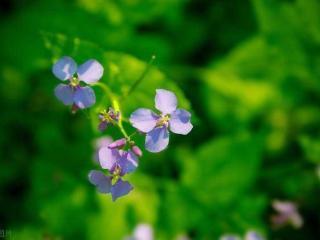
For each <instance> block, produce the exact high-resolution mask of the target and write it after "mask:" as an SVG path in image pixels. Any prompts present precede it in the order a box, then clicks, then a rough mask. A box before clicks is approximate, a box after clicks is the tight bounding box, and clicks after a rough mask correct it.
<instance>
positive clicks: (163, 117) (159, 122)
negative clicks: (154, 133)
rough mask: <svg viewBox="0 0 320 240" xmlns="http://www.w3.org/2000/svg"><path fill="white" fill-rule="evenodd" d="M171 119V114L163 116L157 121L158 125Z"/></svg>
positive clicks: (164, 123)
mask: <svg viewBox="0 0 320 240" xmlns="http://www.w3.org/2000/svg"><path fill="white" fill-rule="evenodd" d="M169 120H170V116H169V115H164V116H161V118H160V119H159V120H158V122H157V127H160V126H163V125H166V124H167V123H168V122H169Z"/></svg>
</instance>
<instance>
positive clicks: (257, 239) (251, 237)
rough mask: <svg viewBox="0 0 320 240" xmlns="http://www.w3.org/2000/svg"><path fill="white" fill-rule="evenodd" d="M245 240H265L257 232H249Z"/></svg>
mask: <svg viewBox="0 0 320 240" xmlns="http://www.w3.org/2000/svg"><path fill="white" fill-rule="evenodd" d="M244 240H264V237H262V235H261V234H260V233H258V232H256V231H248V232H247V233H246V235H245V237H244Z"/></svg>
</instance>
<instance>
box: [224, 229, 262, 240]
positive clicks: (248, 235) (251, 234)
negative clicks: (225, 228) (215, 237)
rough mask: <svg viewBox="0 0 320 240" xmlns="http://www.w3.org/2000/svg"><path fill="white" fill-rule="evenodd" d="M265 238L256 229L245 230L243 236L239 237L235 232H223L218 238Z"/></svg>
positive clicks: (229, 239) (257, 239)
mask: <svg viewBox="0 0 320 240" xmlns="http://www.w3.org/2000/svg"><path fill="white" fill-rule="evenodd" d="M241 239H243V240H265V238H264V237H262V235H261V234H260V233H258V232H256V231H252V230H250V231H247V232H246V234H245V236H244V238H242V237H240V236H239V235H236V234H225V235H222V236H221V237H220V238H219V240H241Z"/></svg>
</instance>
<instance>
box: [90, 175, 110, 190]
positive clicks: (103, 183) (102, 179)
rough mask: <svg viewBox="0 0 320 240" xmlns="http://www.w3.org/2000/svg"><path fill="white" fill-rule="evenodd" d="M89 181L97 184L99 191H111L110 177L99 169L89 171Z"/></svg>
mask: <svg viewBox="0 0 320 240" xmlns="http://www.w3.org/2000/svg"><path fill="white" fill-rule="evenodd" d="M88 177H89V181H90V182H91V183H92V184H93V185H95V186H97V189H98V191H99V192H101V193H109V192H110V191H111V178H110V177H107V176H106V175H104V174H103V173H102V172H101V171H96V170H92V171H90V172H89V175H88Z"/></svg>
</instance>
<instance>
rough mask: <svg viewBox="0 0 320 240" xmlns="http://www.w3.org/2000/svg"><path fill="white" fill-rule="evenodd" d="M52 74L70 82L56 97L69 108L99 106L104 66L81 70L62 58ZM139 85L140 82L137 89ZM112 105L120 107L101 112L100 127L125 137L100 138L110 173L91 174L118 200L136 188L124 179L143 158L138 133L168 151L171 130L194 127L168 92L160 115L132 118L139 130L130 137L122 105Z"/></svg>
mask: <svg viewBox="0 0 320 240" xmlns="http://www.w3.org/2000/svg"><path fill="white" fill-rule="evenodd" d="M52 72H53V74H54V75H55V76H56V77H57V78H58V79H60V80H62V81H67V84H59V85H58V86H57V87H56V88H55V95H56V97H57V98H58V99H59V100H60V101H62V102H63V103H64V104H65V105H68V106H72V111H73V112H76V111H77V110H79V109H84V108H89V107H91V106H93V105H94V104H95V102H96V97H95V93H94V91H93V89H92V88H91V87H90V85H97V86H103V88H104V89H106V88H107V86H106V85H103V83H99V84H98V83H97V82H98V81H99V80H100V79H101V78H102V75H103V67H102V65H101V64H100V63H99V62H98V61H97V60H94V59H90V60H88V61H86V62H85V63H83V64H82V65H80V66H79V67H77V64H76V63H75V61H74V60H73V59H72V58H71V57H62V58H61V59H59V60H58V61H57V62H56V63H55V64H54V65H53V69H52ZM139 82H140V80H139V81H138V82H136V83H134V84H133V86H136V85H137V83H139ZM108 91H109V90H108ZM111 92H112V91H111ZM112 95H113V94H112ZM109 97H110V95H109ZM110 102H113V103H116V104H114V105H113V106H112V107H109V108H107V109H108V110H107V109H105V110H102V111H100V112H99V115H98V118H99V125H98V126H97V128H98V129H99V130H100V131H101V132H104V131H105V130H107V129H108V128H109V127H112V126H115V127H117V128H118V129H119V130H120V132H121V133H122V135H123V138H120V139H118V140H116V141H113V142H112V140H111V139H110V138H103V139H102V140H101V139H100V141H99V142H98V145H99V146H98V150H97V151H96V154H95V160H96V161H97V162H98V163H99V165H100V167H101V168H102V169H105V170H107V174H104V173H103V172H102V171H100V170H92V171H90V173H89V181H90V182H91V183H92V184H94V185H95V186H96V187H97V190H98V191H99V192H100V193H110V194H111V195H112V200H113V201H115V200H116V199H117V198H119V197H121V196H124V195H126V194H128V193H129V192H130V191H131V190H132V189H133V186H132V185H131V184H130V183H129V182H128V181H125V180H124V179H123V178H124V177H125V176H126V175H127V174H129V173H132V172H133V171H134V170H135V169H136V168H137V167H138V162H139V157H141V156H142V151H141V149H140V148H139V147H138V146H137V145H136V144H135V141H134V140H133V136H135V133H136V132H138V133H141V134H143V135H144V136H145V149H146V150H147V151H149V152H153V153H157V152H161V151H162V150H164V149H166V148H167V146H168V144H169V130H170V131H171V132H173V133H176V134H182V135H186V134H188V133H189V132H190V131H191V130H192V128H193V126H192V124H191V114H190V113H189V112H188V111H186V110H184V109H180V108H178V107H177V105H178V104H177V103H178V100H177V97H176V95H175V94H174V93H173V92H171V91H168V90H165V89H157V90H156V95H155V108H156V109H157V110H158V111H159V113H155V112H153V111H152V110H150V109H147V108H139V109H137V110H136V111H134V112H133V113H132V114H131V115H130V118H129V122H130V123H131V124H132V126H133V128H135V129H136V132H134V133H132V134H131V135H128V134H127V132H126V130H125V129H124V127H123V124H122V119H123V118H122V114H121V111H120V107H119V102H118V101H117V99H116V98H115V97H114V98H112V99H110Z"/></svg>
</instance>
